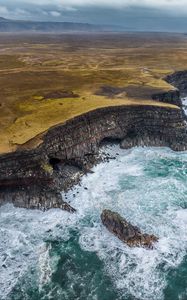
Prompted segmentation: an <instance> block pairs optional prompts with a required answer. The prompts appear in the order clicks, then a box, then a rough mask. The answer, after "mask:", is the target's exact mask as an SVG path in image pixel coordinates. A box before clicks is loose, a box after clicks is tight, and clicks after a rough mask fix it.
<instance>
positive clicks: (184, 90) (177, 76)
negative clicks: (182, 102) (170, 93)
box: [165, 71, 187, 97]
mask: <svg viewBox="0 0 187 300" xmlns="http://www.w3.org/2000/svg"><path fill="white" fill-rule="evenodd" d="M165 80H166V81H167V82H168V83H170V84H171V85H173V86H175V87H176V88H178V90H179V91H180V94H181V96H182V97H185V96H186V95H187V71H178V72H175V73H174V74H171V75H168V76H167V77H166V78H165Z"/></svg>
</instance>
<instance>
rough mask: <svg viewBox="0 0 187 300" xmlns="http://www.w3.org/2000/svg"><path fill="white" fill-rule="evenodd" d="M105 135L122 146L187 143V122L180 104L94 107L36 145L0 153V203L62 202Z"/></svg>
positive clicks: (185, 145)
mask: <svg viewBox="0 0 187 300" xmlns="http://www.w3.org/2000/svg"><path fill="white" fill-rule="evenodd" d="M105 139H111V140H112V139H113V140H115V139H117V140H120V141H121V147H122V148H130V147H133V146H139V145H140V146H168V147H171V148H172V149H173V150H180V151H182V150H185V149H187V135H186V124H185V122H184V121H183V115H182V111H181V110H180V109H170V108H162V107H156V106H120V107H108V108H102V109H98V110H95V111H91V112H89V113H87V114H84V115H82V116H79V117H77V118H74V119H72V120H69V121H68V122H66V123H65V124H63V125H61V126H56V127H53V128H51V129H50V130H49V131H48V132H47V133H46V135H45V136H44V138H43V143H42V144H41V145H40V146H39V147H38V148H37V149H34V150H30V151H17V152H15V153H10V154H7V155H3V156H1V157H0V203H4V202H13V203H14V204H15V205H18V206H22V207H28V208H33V207H34V208H42V209H48V208H51V207H62V205H64V202H63V200H62V199H61V194H60V191H62V190H63V191H67V190H68V189H69V188H71V187H72V186H73V185H74V184H76V183H78V181H79V180H80V177H81V176H82V175H83V174H85V173H86V172H88V171H89V170H90V168H91V167H92V166H93V165H94V164H95V163H96V162H97V161H98V150H99V146H100V144H101V143H102V141H103V140H105ZM17 195H19V196H17ZM49 195H50V196H49ZM51 195H53V196H51ZM55 198H56V202H55V200H54V199H55ZM36 199H37V200H36ZM50 199H51V200H50ZM64 207H66V206H64Z"/></svg>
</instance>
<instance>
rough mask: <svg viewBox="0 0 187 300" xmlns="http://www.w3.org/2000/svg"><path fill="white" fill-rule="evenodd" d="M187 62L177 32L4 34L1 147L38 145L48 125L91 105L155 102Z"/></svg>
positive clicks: (0, 46) (186, 42)
mask: <svg viewBox="0 0 187 300" xmlns="http://www.w3.org/2000/svg"><path fill="white" fill-rule="evenodd" d="M184 69H187V37H186V36H185V35H171V34H158V33H157V34H156V33H155V34H146V33H143V34H136V33H131V34H130V33H129V34H128V33H126V34H117V33H116V34H91V35H90V34H76V35H75V34H69V35H65V34H62V35H53V34H50V35H47V34H43V35H42V34H41V35H39V34H37V35H31V34H30V35H23V34H22V35H18V34H17V35H11V34H0V91H1V97H0V154H2V153H7V152H12V151H15V150H16V149H18V148H21V147H25V148H28V149H29V148H32V147H36V146H37V145H38V144H39V143H40V142H41V141H42V134H43V133H44V132H46V131H47V130H48V129H49V128H50V127H52V126H54V125H57V124H61V123H64V122H66V121H67V120H68V119H71V118H73V117H75V116H77V115H80V114H82V113H85V112H88V111H90V110H93V109H96V108H100V107H106V106H116V105H128V106H129V105H136V106H137V105H139V106H140V105H154V106H162V107H163V108H164V107H170V108H171V109H178V107H177V106H174V105H172V104H164V103H160V102H157V101H154V100H152V94H154V93H157V92H162V91H168V90H172V89H174V87H172V86H170V85H169V84H167V83H166V82H165V81H164V80H163V79H164V77H165V76H166V75H168V74H171V73H173V72H175V71H177V70H184Z"/></svg>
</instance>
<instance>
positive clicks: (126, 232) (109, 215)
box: [101, 210, 158, 249]
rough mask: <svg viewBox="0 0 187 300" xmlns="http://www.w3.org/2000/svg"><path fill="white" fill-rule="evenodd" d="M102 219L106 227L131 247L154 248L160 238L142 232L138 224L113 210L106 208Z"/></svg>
mask: <svg viewBox="0 0 187 300" xmlns="http://www.w3.org/2000/svg"><path fill="white" fill-rule="evenodd" d="M101 220H102V223H103V225H105V226H106V228H107V229H108V230H109V231H110V232H111V233H113V234H114V235H116V236H117V237H118V238H119V239H120V240H121V241H123V242H124V243H126V244H127V245H128V246H130V247H146V248H150V249H152V248H153V244H154V243H155V242H157V241H158V238H157V237H156V236H155V235H153V234H151V235H149V234H146V233H142V232H141V230H140V229H139V228H138V227H137V226H133V225H132V224H131V223H129V222H127V221H126V220H125V219H124V218H122V217H121V216H120V215H119V214H118V213H116V212H112V211H111V210H104V211H103V212H102V214H101Z"/></svg>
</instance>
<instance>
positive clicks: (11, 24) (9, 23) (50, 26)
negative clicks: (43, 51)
mask: <svg viewBox="0 0 187 300" xmlns="http://www.w3.org/2000/svg"><path fill="white" fill-rule="evenodd" d="M111 30H113V29H112V27H111V26H102V25H92V24H87V23H73V22H38V21H21V20H20V21H19V20H8V19H5V18H2V17H0V32H25V31H26V32H64V31H65V32H71V31H88V32H98V31H111Z"/></svg>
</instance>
